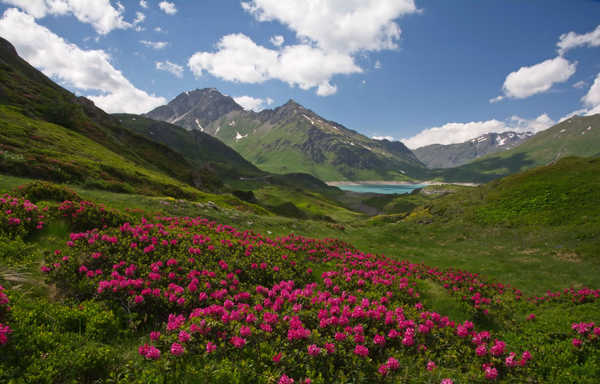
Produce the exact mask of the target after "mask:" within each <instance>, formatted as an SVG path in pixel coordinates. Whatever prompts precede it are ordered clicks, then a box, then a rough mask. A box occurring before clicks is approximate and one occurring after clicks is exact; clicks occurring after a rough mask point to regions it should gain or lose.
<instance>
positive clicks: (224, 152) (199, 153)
mask: <svg viewBox="0 0 600 384" xmlns="http://www.w3.org/2000/svg"><path fill="white" fill-rule="evenodd" d="M113 116H115V117H116V118H117V119H118V120H119V122H120V123H121V124H122V125H123V126H125V127H127V128H128V129H129V130H131V131H133V132H135V133H137V134H139V135H141V136H144V137H146V138H147V139H149V140H153V141H156V142H158V143H162V144H164V145H166V146H167V147H169V148H171V149H173V150H175V151H177V152H179V153H181V154H182V155H183V156H185V158H186V159H187V160H189V161H190V163H192V164H193V165H194V166H196V167H199V168H206V169H209V170H214V172H215V173H216V174H218V175H220V176H221V178H223V179H226V180H231V179H237V178H240V177H256V176H261V175H265V172H263V171H260V170H259V169H258V168H256V167H255V166H254V165H252V164H251V163H250V162H248V161H247V160H246V159H244V158H243V157H242V156H240V154H239V153H237V152H236V151H234V150H233V149H231V148H229V147H228V146H227V145H225V144H223V143H222V142H221V141H219V140H218V139H216V138H214V137H212V136H210V135H208V134H206V133H203V132H201V131H200V130H190V131H188V130H186V129H184V128H182V127H180V126H177V125H173V124H169V123H166V122H163V121H157V120H153V119H150V118H147V117H144V116H139V115H132V114H115V115H113Z"/></svg>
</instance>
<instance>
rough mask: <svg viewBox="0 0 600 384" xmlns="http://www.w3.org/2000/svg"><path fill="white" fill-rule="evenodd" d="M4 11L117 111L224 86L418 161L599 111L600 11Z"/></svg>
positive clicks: (116, 7) (405, 3)
mask: <svg viewBox="0 0 600 384" xmlns="http://www.w3.org/2000/svg"><path fill="white" fill-rule="evenodd" d="M0 12H1V14H2V17H1V18H0V36H2V37H4V38H7V39H8V40H9V41H11V42H12V43H13V44H14V45H15V46H16V48H17V50H18V51H19V53H20V54H21V56H22V57H24V58H25V59H26V60H28V61H30V62H31V63H32V64H33V65H34V66H36V67H37V68H39V69H41V70H42V71H43V72H44V73H46V74H47V75H48V76H50V77H52V78H53V79H55V80H57V81H58V82H59V83H61V84H62V85H63V86H65V87H67V88H68V89H70V90H72V91H74V92H76V93H78V94H81V95H85V96H88V97H90V98H91V99H92V100H94V101H95V102H96V104H97V105H99V106H100V107H102V108H104V109H105V110H107V111H109V112H122V111H126V112H133V113H143V112H147V111H148V110H150V109H152V108H153V107H156V106H158V105H161V104H164V103H166V102H167V101H168V100H171V99H172V98H174V97H175V96H177V95H178V94H179V93H181V92H183V91H185V90H190V89H195V88H204V87H215V88H217V89H219V90H220V91H221V92H223V93H225V94H228V95H230V96H232V97H235V98H238V100H239V102H240V103H241V104H243V105H244V106H245V107H248V108H255V109H260V108H273V107H276V106H278V105H281V104H283V103H285V102H286V101H287V100H288V99H290V98H293V99H294V100H296V101H298V102H299V103H301V104H303V105H304V106H306V107H308V108H310V109H312V110H314V111H315V112H317V113H318V114H320V115H322V116H323V117H325V118H327V119H330V120H334V121H337V122H339V123H342V124H344V125H345V126H347V127H348V128H351V129H354V130H357V131H359V132H361V133H363V134H365V135H367V136H371V137H372V136H376V137H389V138H393V139H396V140H399V139H407V140H405V142H406V143H407V145H409V147H413V148H414V147H418V146H421V145H426V144H431V143H444V144H448V143H452V142H462V141H465V140H468V139H470V138H472V137H476V136H478V135H480V134H482V133H486V132H490V131H505V130H518V131H526V130H533V131H539V130H542V129H545V128H548V127H549V126H551V125H552V124H554V123H556V122H558V121H560V120H561V119H563V118H565V117H567V116H569V115H571V114H573V113H577V114H592V113H600V76H599V74H600V25H599V24H600V1H593V0H569V1H565V0H529V1H521V0H486V1H481V0H452V1H444V0H438V1H420V0H320V1H317V0H303V1H300V0H243V1H240V0H238V1H234V0H205V1H192V0H171V1H162V0H145V1H139V0H121V1H120V2H117V1H111V0H62V1H55V0H0ZM244 96H245V97H244ZM240 97H243V98H240ZM493 99H496V100H493Z"/></svg>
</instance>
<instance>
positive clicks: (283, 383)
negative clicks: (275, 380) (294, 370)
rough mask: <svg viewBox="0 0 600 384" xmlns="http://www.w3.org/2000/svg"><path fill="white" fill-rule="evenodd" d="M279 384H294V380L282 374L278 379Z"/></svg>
mask: <svg viewBox="0 0 600 384" xmlns="http://www.w3.org/2000/svg"><path fill="white" fill-rule="evenodd" d="M279 384H294V379H292V378H291V377H288V376H287V375H286V374H283V375H281V378H280V379H279Z"/></svg>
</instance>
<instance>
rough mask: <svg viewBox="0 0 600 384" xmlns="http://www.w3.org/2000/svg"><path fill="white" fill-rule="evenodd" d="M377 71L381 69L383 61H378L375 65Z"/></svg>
mask: <svg viewBox="0 0 600 384" xmlns="http://www.w3.org/2000/svg"><path fill="white" fill-rule="evenodd" d="M374 68H375V69H381V61H379V60H377V61H376V62H375V65H374Z"/></svg>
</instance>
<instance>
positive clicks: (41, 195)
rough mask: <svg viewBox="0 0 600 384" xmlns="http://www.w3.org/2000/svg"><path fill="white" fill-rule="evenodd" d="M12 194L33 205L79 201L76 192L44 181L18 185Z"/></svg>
mask: <svg viewBox="0 0 600 384" xmlns="http://www.w3.org/2000/svg"><path fill="white" fill-rule="evenodd" d="M14 194H15V195H16V196H21V197H23V198H25V199H27V200H29V201H31V202H34V203H37V202H38V201H57V202H63V201H65V200H71V201H80V200H81V198H80V197H79V195H78V194H77V192H75V191H73V190H72V189H70V188H68V187H64V186H61V185H57V184H54V183H49V182H45V181H34V182H32V183H28V184H25V185H20V186H18V187H17V188H16V189H15V190H14Z"/></svg>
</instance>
